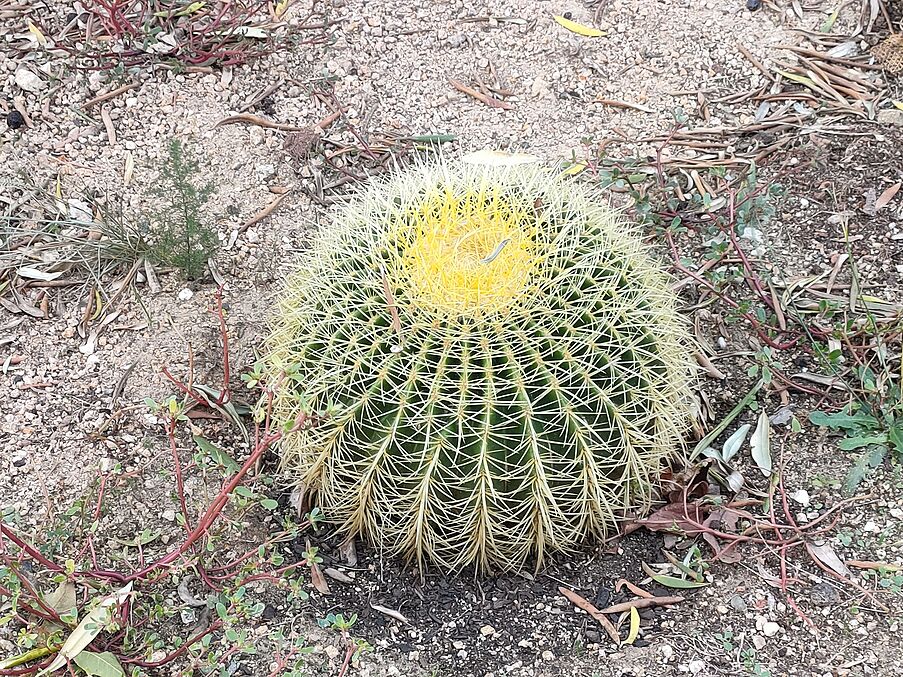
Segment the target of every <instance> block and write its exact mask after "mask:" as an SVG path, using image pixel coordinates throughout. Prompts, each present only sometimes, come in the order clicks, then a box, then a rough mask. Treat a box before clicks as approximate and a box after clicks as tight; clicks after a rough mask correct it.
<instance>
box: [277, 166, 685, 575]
mask: <svg viewBox="0 0 903 677" xmlns="http://www.w3.org/2000/svg"><path fill="white" fill-rule="evenodd" d="M263 359H264V365H265V370H266V372H267V373H268V374H269V375H270V377H271V378H270V380H271V382H272V383H276V384H277V386H276V399H275V405H274V411H275V415H276V417H277V419H279V420H281V421H292V420H294V418H295V417H296V416H297V415H298V413H299V410H300V409H301V408H303V407H309V408H310V409H312V410H314V411H317V412H326V411H328V412H329V413H328V415H327V416H325V417H323V418H322V419H321V420H320V421H319V423H318V424H317V425H316V426H313V427H311V428H310V429H305V430H302V431H300V432H296V433H292V434H291V435H290V436H288V437H287V439H285V440H284V442H283V444H282V455H283V460H284V463H285V465H286V468H287V471H288V472H289V473H290V475H291V477H293V478H294V479H296V480H297V481H298V482H299V483H302V484H303V485H304V486H305V487H307V488H308V489H310V490H312V491H314V492H316V494H317V496H318V504H319V505H321V506H322V507H323V510H324V512H325V514H326V516H327V519H330V520H332V521H334V522H335V523H337V524H338V525H339V526H340V528H341V529H342V530H343V531H345V532H347V533H348V534H349V535H350V534H361V535H363V536H364V537H365V538H366V539H368V540H369V541H371V542H373V543H374V544H377V545H379V546H380V547H381V548H383V549H384V551H386V552H388V553H393V554H400V555H403V556H406V557H408V558H410V559H413V560H416V561H417V562H419V563H421V564H422V563H430V562H431V563H435V564H437V565H439V566H440V567H442V568H445V569H456V568H459V567H462V566H465V565H468V564H474V565H476V566H477V567H478V568H479V569H487V568H511V567H518V566H521V565H523V564H524V563H525V561H527V560H528V558H531V557H533V558H535V561H536V563H537V565H538V564H539V563H540V562H541V561H542V558H543V555H544V554H545V553H547V552H548V551H555V550H563V549H567V548H568V547H573V546H575V545H576V544H579V543H580V542H582V541H584V540H585V539H587V538H588V537H598V536H603V535H605V534H606V533H607V532H609V531H610V529H611V527H612V526H613V525H614V524H615V522H616V520H617V519H618V518H619V517H620V516H622V515H623V514H624V512H625V511H626V510H627V509H630V508H638V509H642V508H643V507H644V506H648V504H649V502H650V498H651V490H652V485H653V483H654V480H655V477H656V474H657V472H658V471H659V469H660V467H661V464H662V461H663V459H665V458H666V457H667V456H668V455H669V453H671V452H672V451H673V450H674V447H675V445H676V444H677V443H678V442H679V441H680V439H681V436H682V434H683V431H684V429H685V427H686V423H687V419H688V412H689V389H690V382H691V379H692V374H693V367H692V359H691V350H690V348H689V340H688V336H687V332H686V327H685V324H684V322H683V321H682V320H681V319H680V318H679V316H678V313H677V311H676V309H675V298H674V295H673V294H672V292H671V291H670V289H669V286H668V279H667V277H666V275H665V274H664V273H663V272H661V270H660V269H659V267H658V266H657V265H656V264H655V263H654V261H653V260H652V259H651V258H650V257H649V256H648V254H647V253H646V251H645V250H644V247H643V245H642V244H641V242H640V240H639V238H638V236H637V234H636V233H635V232H633V229H632V228H631V227H630V226H629V225H628V224H627V223H626V222H625V221H624V219H623V218H622V217H621V216H620V215H619V214H618V213H617V212H615V211H613V210H612V209H611V208H610V207H608V206H606V205H605V204H603V203H602V202H601V201H600V199H599V196H598V195H596V194H594V193H593V192H592V191H591V190H590V189H589V188H586V187H582V186H580V185H577V184H576V183H575V182H573V181H572V180H569V179H566V178H561V177H560V176H559V175H557V174H556V173H555V172H553V171H550V170H547V169H543V168H541V167H539V166H536V165H524V164H520V165H506V166H486V165H478V164H468V163H464V162H451V161H443V162H440V163H438V164H434V165H421V166H416V167H414V168H412V169H409V170H406V171H403V172H400V173H398V174H396V175H395V176H393V177H392V178H389V179H387V180H384V181H382V182H377V183H375V184H374V185H373V186H371V187H370V188H368V189H366V190H365V191H363V192H362V193H360V194H359V195H358V196H357V197H355V198H354V199H353V200H352V201H351V202H350V204H348V205H347V206H345V207H344V208H342V209H341V210H340V211H339V212H338V214H337V215H336V216H335V218H334V219H333V220H332V222H331V223H330V224H329V225H327V226H325V227H324V228H322V229H321V231H320V233H319V235H318V237H317V238H316V241H315V242H314V244H313V246H312V248H311V251H309V252H308V253H307V255H306V257H305V259H304V262H303V264H302V265H301V267H300V269H299V270H298V271H297V272H295V273H294V274H292V275H291V276H290V277H289V279H288V281H287V283H286V286H285V289H284V291H283V293H282V296H281V299H280V300H279V303H278V307H277V309H276V311H275V318H274V327H273V331H272V334H271V336H270V338H269V341H268V346H267V351H266V354H265V356H264V358H263ZM285 374H288V375H289V377H288V378H286V377H285ZM280 375H282V376H280Z"/></svg>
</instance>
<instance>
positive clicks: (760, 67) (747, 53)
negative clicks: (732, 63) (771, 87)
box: [737, 43, 774, 80]
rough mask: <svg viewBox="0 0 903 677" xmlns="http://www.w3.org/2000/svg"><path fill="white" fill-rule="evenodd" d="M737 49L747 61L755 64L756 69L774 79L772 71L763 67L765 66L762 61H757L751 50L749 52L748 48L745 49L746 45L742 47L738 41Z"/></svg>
mask: <svg viewBox="0 0 903 677" xmlns="http://www.w3.org/2000/svg"><path fill="white" fill-rule="evenodd" d="M737 50H738V51H739V52H740V53H741V54H742V55H743V56H745V57H746V59H747V61H749V62H750V63H751V64H752V65H753V66H755V67H756V69H757V70H758V71H759V72H761V73H762V75H764V76H765V77H766V78H767V79H769V80H774V73H772V72H771V71H769V70H768V69H767V68H765V66H764V65H763V64H762V62H761V61H759V60H758V59H757V58H756V57H755V55H754V54H753V53H752V52H750V51H749V50H748V49H746V47H744V46H743V45H741V44H739V43H738V44H737Z"/></svg>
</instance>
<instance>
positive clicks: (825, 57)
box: [773, 45, 884, 71]
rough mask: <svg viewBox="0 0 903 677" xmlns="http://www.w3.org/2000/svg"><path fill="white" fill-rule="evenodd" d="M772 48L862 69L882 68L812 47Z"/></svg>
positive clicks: (782, 46)
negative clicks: (832, 54)
mask: <svg viewBox="0 0 903 677" xmlns="http://www.w3.org/2000/svg"><path fill="white" fill-rule="evenodd" d="M773 49H786V50H787V51H790V52H796V53H797V54H802V55H803V56H810V57H814V58H816V59H822V60H823V61H833V62H834V63H839V64H841V65H842V66H850V67H852V68H862V69H863V70H871V71H881V70H884V67H883V66H878V65H877V64H870V63H864V62H861V61H851V60H849V59H841V58H839V57H836V56H831V55H830V54H828V53H826V52H817V51H815V50H814V49H805V48H803V47H794V46H793V45H775V46H774V47H773Z"/></svg>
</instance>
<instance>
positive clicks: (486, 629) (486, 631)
mask: <svg viewBox="0 0 903 677" xmlns="http://www.w3.org/2000/svg"><path fill="white" fill-rule="evenodd" d="M480 634H481V635H483V637H489V635H493V634H495V628H494V627H492V626H491V625H484V626H483V627H482V628H480Z"/></svg>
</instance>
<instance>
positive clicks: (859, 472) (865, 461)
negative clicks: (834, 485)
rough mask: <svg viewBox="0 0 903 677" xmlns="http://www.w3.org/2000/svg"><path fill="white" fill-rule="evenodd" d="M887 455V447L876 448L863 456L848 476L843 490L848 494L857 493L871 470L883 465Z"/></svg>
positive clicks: (867, 451) (858, 459)
mask: <svg viewBox="0 0 903 677" xmlns="http://www.w3.org/2000/svg"><path fill="white" fill-rule="evenodd" d="M886 454H887V447H884V446H874V447H872V448H871V449H868V450H866V452H865V453H863V454H861V455H860V456H859V458H857V459H856V462H855V463H854V464H853V467H852V468H851V469H850V472H849V473H848V474H847V477H846V479H845V480H844V482H843V490H844V491H845V492H846V493H848V494H852V493H853V492H854V491H856V487H858V486H859V484H860V483H861V482H862V480H864V479H865V476H866V475H868V472H869V470H871V469H872V468H877V467H878V466H879V465H881V463H882V462H883V461H884V457H885V455H886Z"/></svg>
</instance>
